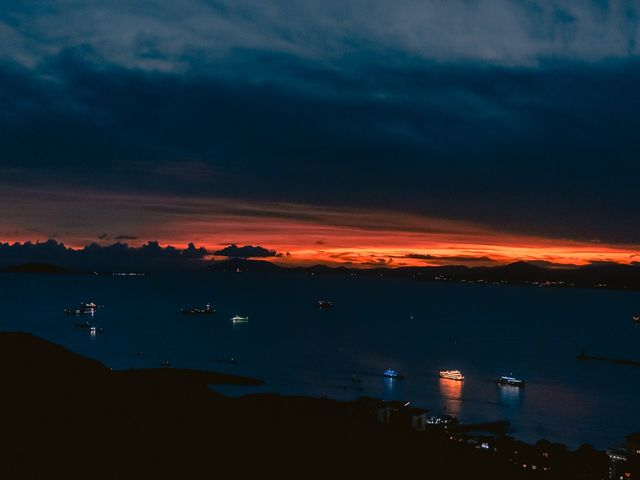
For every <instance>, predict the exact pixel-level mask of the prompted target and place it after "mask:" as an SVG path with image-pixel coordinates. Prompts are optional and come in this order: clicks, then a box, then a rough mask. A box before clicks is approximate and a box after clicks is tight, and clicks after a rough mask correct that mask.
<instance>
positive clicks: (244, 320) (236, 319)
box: [231, 315, 249, 323]
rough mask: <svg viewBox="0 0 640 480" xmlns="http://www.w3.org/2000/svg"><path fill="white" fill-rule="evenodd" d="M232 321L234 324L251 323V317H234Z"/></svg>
mask: <svg viewBox="0 0 640 480" xmlns="http://www.w3.org/2000/svg"><path fill="white" fill-rule="evenodd" d="M231 321H232V322H233V323H247V322H248V321H249V317H241V316H240V315H234V316H233V317H231Z"/></svg>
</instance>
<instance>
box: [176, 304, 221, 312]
mask: <svg viewBox="0 0 640 480" xmlns="http://www.w3.org/2000/svg"><path fill="white" fill-rule="evenodd" d="M180 312H182V313H183V314H184V315H211V314H212V313H213V312H215V310H214V309H213V307H212V306H211V304H209V303H207V304H206V305H205V306H204V308H196V307H191V308H183V309H181V310H180Z"/></svg>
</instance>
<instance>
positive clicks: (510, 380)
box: [498, 375, 524, 387]
mask: <svg viewBox="0 0 640 480" xmlns="http://www.w3.org/2000/svg"><path fill="white" fill-rule="evenodd" d="M498 385H509V386H511V387H524V380H520V379H519V378H515V377H511V376H507V375H503V376H502V377H500V378H499V379H498Z"/></svg>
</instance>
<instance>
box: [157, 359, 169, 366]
mask: <svg viewBox="0 0 640 480" xmlns="http://www.w3.org/2000/svg"><path fill="white" fill-rule="evenodd" d="M160 365H162V366H163V367H170V366H171V362H170V361H169V360H164V361H162V362H161V363H160Z"/></svg>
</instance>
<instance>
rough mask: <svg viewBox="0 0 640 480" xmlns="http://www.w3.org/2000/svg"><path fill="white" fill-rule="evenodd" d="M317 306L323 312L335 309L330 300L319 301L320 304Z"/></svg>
mask: <svg viewBox="0 0 640 480" xmlns="http://www.w3.org/2000/svg"><path fill="white" fill-rule="evenodd" d="M316 305H317V306H318V308H320V309H322V310H326V309H328V308H333V303H331V302H329V301H328V300H318V303H317V304H316Z"/></svg>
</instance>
